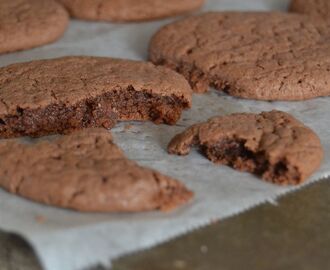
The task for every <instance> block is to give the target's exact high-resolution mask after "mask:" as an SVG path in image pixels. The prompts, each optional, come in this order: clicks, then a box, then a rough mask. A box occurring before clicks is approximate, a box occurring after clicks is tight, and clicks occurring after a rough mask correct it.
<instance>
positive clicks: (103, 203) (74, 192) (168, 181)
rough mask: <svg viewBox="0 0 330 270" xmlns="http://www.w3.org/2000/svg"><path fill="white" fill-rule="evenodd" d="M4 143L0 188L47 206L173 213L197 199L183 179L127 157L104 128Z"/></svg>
mask: <svg viewBox="0 0 330 270" xmlns="http://www.w3.org/2000/svg"><path fill="white" fill-rule="evenodd" d="M34 140H37V142H33V141H32V142H31V141H30V142H24V141H23V140H22V139H8V140H2V141H0V163H1V168H0V186H1V187H3V188H4V189H6V190H8V191H9V192H11V193H14V194H17V195H20V196H22V197H25V198H28V199H31V200H33V201H37V202H40V203H44V204H49V205H53V206H58V207H63V208H71V209H75V210H79V211H95V212H135V211H147V210H155V209H160V210H171V209H173V208H176V207H178V206H179V205H181V204H184V203H186V202H188V201H189V200H190V199H191V198H192V192H191V191H189V190H188V189H187V188H186V187H185V186H184V185H183V184H181V183H179V182H178V181H176V180H174V179H172V178H170V177H167V176H164V175H162V174H160V173H158V172H157V171H154V170H151V169H147V168H144V167H141V166H139V165H138V164H137V163H135V162H134V161H132V160H129V159H127V158H126V157H125V155H124V154H123V152H122V151H121V149H119V148H118V147H117V146H116V145H115V144H114V142H113V140H112V136H111V134H110V133H109V132H108V131H106V130H104V129H87V130H83V131H78V132H74V133H72V134H70V135H66V136H53V137H52V138H47V139H34Z"/></svg>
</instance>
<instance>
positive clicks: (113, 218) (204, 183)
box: [0, 0, 330, 270]
mask: <svg viewBox="0 0 330 270" xmlns="http://www.w3.org/2000/svg"><path fill="white" fill-rule="evenodd" d="M286 6H287V1H285V0H283V1H281V0H209V1H208V3H207V5H206V6H205V8H204V9H205V10H226V9H227V10H228V9H231V10H233V9H235V10H237V9H242V10H248V9H249V10H253V9H258V10H270V9H283V10H285V9H286ZM169 21H170V20H163V21H157V22H151V23H140V24H108V23H90V22H78V21H72V22H71V24H70V28H69V29H68V31H67V33H66V34H65V36H64V38H63V39H61V40H60V41H59V42H57V43H55V44H52V45H48V46H44V47H41V48H37V49H34V50H29V51H25V52H19V53H13V54H8V55H2V56H0V66H5V65H7V64H11V63H14V62H21V61H26V60H32V59H41V58H52V57H58V56H64V55H97V56H113V57H122V58H130V59H147V47H148V42H149V39H150V37H151V36H152V34H153V33H154V32H155V31H156V30H157V29H158V28H159V27H160V26H162V25H164V24H165V23H168V22H169ZM193 101H194V106H193V109H192V110H190V111H186V112H185V113H184V114H183V117H182V119H181V121H180V122H179V123H178V124H177V125H176V126H165V125H161V126H156V125H154V124H152V123H130V124H131V125H132V127H131V128H130V129H127V127H126V125H127V123H121V124H119V125H118V126H117V127H116V128H115V129H114V130H113V133H114V136H115V139H116V142H117V143H118V144H119V145H120V146H121V147H122V148H123V149H124V150H125V152H126V154H127V155H128V157H130V158H132V159H135V160H136V161H138V162H139V163H140V164H141V165H146V166H150V167H152V168H155V169H158V170H159V171H161V172H163V173H166V174H168V175H171V176H173V177H176V178H178V179H181V180H182V181H183V182H185V183H186V185H187V186H189V187H190V188H191V189H192V190H193V191H195V193H196V198H195V200H194V201H193V202H192V203H191V204H189V205H187V206H185V207H183V208H181V209H179V210H178V211H175V212H172V213H158V212H152V213H142V214H82V213H76V212H73V211H67V210H61V209H56V208H52V207H47V206H42V205H39V204H36V203H33V202H30V201H27V200H25V199H21V198H19V197H16V196H14V195H10V194H8V193H6V192H5V191H3V190H0V229H1V230H4V231H7V232H14V233H17V234H19V235H21V236H22V237H23V238H24V239H26V240H27V241H28V242H29V243H30V244H31V245H32V246H33V247H34V249H35V251H36V252H37V255H38V256H39V259H40V261H41V263H42V264H43V266H44V268H45V269H46V270H77V269H83V268H84V269H85V268H86V267H88V266H92V265H95V264H97V263H103V264H105V265H109V264H110V263H111V259H113V258H115V257H117V256H120V255H123V254H126V253H129V252H133V251H137V250H141V249H144V248H147V247H150V246H153V245H155V244H157V243H160V242H162V241H165V240H169V239H170V238H173V237H175V236H178V235H180V234H182V233H185V232H188V231H190V230H193V229H196V228H198V227H200V226H203V225H206V224H208V223H210V222H211V221H212V220H216V219H223V218H225V217H229V216H232V215H235V214H238V213H240V212H242V211H244V210H246V209H248V208H251V207H252V206H255V205H257V204H260V203H263V202H266V201H273V202H274V201H275V200H276V198H277V197H278V196H279V195H282V194H284V193H286V192H288V191H292V190H294V188H292V187H291V188H290V187H279V186H276V185H271V184H268V183H265V182H263V181H260V180H259V179H257V178H256V177H254V176H251V175H249V174H245V173H240V172H236V171H234V170H232V169H230V168H227V167H225V166H214V165H213V164H211V162H209V161H208V160H207V159H205V158H204V157H202V156H201V155H200V154H199V153H198V152H197V151H193V152H192V153H191V155H189V156H188V157H177V156H169V155H168V154H167V153H166V145H167V143H168V142H169V140H170V139H171V138H172V136H173V135H174V134H176V133H177V132H179V131H182V130H183V129H184V128H185V127H187V126H189V125H190V124H193V123H195V122H198V121H204V120H206V119H207V118H209V117H211V116H214V115H222V114H229V113H233V112H260V111H263V110H272V109H280V110H284V111H288V112H290V113H292V114H293V115H294V116H296V117H297V118H298V119H300V120H302V121H303V122H304V123H305V124H307V125H308V126H310V127H311V128H313V129H314V130H315V131H316V132H317V133H318V135H319V136H320V138H321V140H322V143H323V146H324V148H325V152H326V156H325V160H324V163H323V166H322V168H321V169H320V170H319V171H318V172H317V173H315V175H313V177H311V179H310V180H309V181H308V182H307V184H308V183H311V182H313V181H315V180H318V179H320V178H323V177H326V176H328V175H329V173H330V128H329V127H330V97H329V98H318V99H314V100H310V101H306V102H291V103H288V102H255V101H247V100H241V99H237V98H232V97H229V96H227V95H223V94H221V93H219V92H215V91H211V92H210V93H208V94H206V95H195V96H194V100H193ZM125 127H126V128H125ZM0 166H1V164H0Z"/></svg>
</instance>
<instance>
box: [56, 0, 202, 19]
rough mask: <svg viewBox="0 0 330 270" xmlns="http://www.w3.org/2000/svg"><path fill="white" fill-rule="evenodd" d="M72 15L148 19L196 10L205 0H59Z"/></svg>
mask: <svg viewBox="0 0 330 270" xmlns="http://www.w3.org/2000/svg"><path fill="white" fill-rule="evenodd" d="M59 1H60V2H61V3H62V4H63V5H64V6H65V7H66V8H67V9H68V10H69V12H70V14H71V16H73V17H76V18H79V19H85V20H101V21H115V22H116V21H119V22H120V21H123V22H130V21H148V20H153V19H159V18H165V17H171V16H175V15H178V14H182V13H186V12H189V11H194V10H196V9H198V8H200V7H201V6H202V4H203V3H204V0H180V1H178V0H166V1H164V0H95V1H94V0H59Z"/></svg>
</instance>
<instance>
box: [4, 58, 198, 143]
mask: <svg viewBox="0 0 330 270" xmlns="http://www.w3.org/2000/svg"><path fill="white" fill-rule="evenodd" d="M191 93H192V91H191V89H190V86H189V84H188V82H187V81H186V80H185V79H184V78H183V77H182V76H181V75H179V74H177V73H175V72H174V71H172V70H170V69H167V68H164V67H156V66H154V65H153V64H151V63H147V62H140V61H130V60H121V59H112V58H99V57H64V58H58V59H51V60H40V61H32V62H28V63H20V64H14V65H10V66H8V67H4V68H0V137H2V138H8V137H13V136H25V135H29V136H41V135H46V134H51V133H64V132H66V131H71V130H74V129H79V128H86V127H105V128H111V127H113V126H114V124H115V123H116V121H117V119H119V120H152V121H154V122H155V123H166V124H174V123H175V122H176V121H177V120H178V119H179V118H180V115H181V112H182V110H183V109H185V108H188V107H190V105H191Z"/></svg>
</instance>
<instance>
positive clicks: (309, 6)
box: [289, 0, 330, 21]
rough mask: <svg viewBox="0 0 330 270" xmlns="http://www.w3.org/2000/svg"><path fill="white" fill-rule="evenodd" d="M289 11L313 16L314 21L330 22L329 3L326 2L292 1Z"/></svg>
mask: <svg viewBox="0 0 330 270" xmlns="http://www.w3.org/2000/svg"><path fill="white" fill-rule="evenodd" d="M289 10H290V11H291V12H297V13H301V14H306V15H310V16H313V17H314V18H315V19H326V20H328V21H329V20H330V1H328V0H292V1H291V5H290V8H289Z"/></svg>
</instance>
